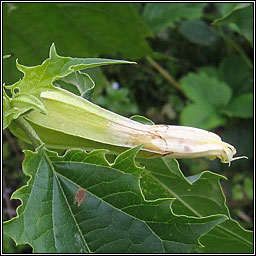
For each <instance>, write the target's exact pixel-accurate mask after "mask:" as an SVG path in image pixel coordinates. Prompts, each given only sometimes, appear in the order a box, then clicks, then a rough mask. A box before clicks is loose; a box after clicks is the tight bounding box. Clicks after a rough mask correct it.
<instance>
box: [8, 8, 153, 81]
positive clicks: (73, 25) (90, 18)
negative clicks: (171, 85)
mask: <svg viewBox="0 0 256 256" xmlns="http://www.w3.org/2000/svg"><path fill="white" fill-rule="evenodd" d="M46 14H47V15H46ZM3 17H4V18H3V21H4V24H3V27H4V29H3V31H4V35H3V39H4V49H3V52H4V53H12V54H13V56H14V57H15V58H19V59H22V60H23V63H24V64H25V65H38V64H39V63H41V62H42V61H43V60H44V59H46V57H47V52H46V51H45V47H48V46H50V44H51V43H52V42H55V44H56V46H57V48H58V49H59V52H60V53H62V54H64V53H65V54H66V56H81V57H88V56H93V57H97V56H99V55H101V56H102V55H104V54H107V55H108V56H109V55H114V54H121V55H122V56H123V58H129V59H139V58H141V57H143V56H145V55H147V54H149V53H150V52H151V49H150V46H149V45H148V43H147V41H146V37H149V36H152V32H151V30H150V29H149V28H148V27H147V25H146V24H145V23H144V21H143V20H142V19H141V18H140V17H139V15H138V13H137V11H136V10H135V9H134V8H133V7H132V6H131V5H130V4H128V3H14V4H13V5H12V7H10V5H9V4H7V3H4V4H3ZM35 38H36V40H35ZM127 38H129V40H127ZM13 60H14V59H13ZM18 76H19V74H18V72H17V71H16V70H15V69H14V68H13V62H11V61H8V63H6V64H5V68H4V77H5V79H4V80H5V81H6V82H8V83H13V82H14V81H16V80H17V79H18Z"/></svg>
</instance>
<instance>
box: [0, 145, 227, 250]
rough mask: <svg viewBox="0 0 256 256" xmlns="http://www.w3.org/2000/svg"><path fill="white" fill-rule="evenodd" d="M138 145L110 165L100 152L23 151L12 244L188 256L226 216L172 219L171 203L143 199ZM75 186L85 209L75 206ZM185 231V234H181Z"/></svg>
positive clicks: (8, 228) (7, 226)
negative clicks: (22, 179) (82, 194)
mask: <svg viewBox="0 0 256 256" xmlns="http://www.w3.org/2000/svg"><path fill="white" fill-rule="evenodd" d="M139 148H140V147H137V148H134V149H130V150H128V151H126V152H124V153H123V154H121V155H119V156H118V158H117V159H116V161H115V163H114V164H112V165H110V164H109V163H108V162H107V161H106V159H105V157H104V154H105V153H106V152H105V151H102V150H98V151H93V152H91V153H89V154H88V153H86V152H85V151H82V150H70V151H68V152H67V153H66V154H65V155H64V156H63V157H59V156H57V154H56V153H53V152H50V151H45V149H44V148H42V147H41V148H39V149H38V150H37V152H36V153H33V152H31V151H25V155H26V158H25V160H24V163H23V170H24V173H25V174H26V175H28V176H31V178H30V180H29V181H28V184H27V185H26V186H24V187H22V188H21V189H19V190H17V191H16V192H15V193H14V194H13V195H12V198H16V199H20V200H22V204H21V205H20V206H19V207H18V210H17V211H18V216H17V217H15V218H13V219H12V220H9V221H7V222H5V223H4V232H5V234H8V235H9V236H11V237H12V238H13V239H14V240H15V241H16V243H17V244H20V243H28V244H30V245H31V246H32V247H33V249H34V252H36V253H40V252H41V253H47V252H52V253H79V252H80V253H86V252H95V253H178V252H179V253H182V252H183V253H185V252H189V251H191V250H194V249H196V248H198V247H200V244H199V242H198V239H199V237H200V236H202V235H203V234H206V233H207V232H209V231H210V230H211V229H212V228H214V227H215V226H216V225H218V224H220V223H221V222H223V221H224V220H226V218H227V217H225V215H214V216H209V217H204V218H194V217H187V216H177V215H175V214H173V212H172V211H171V210H170V205H171V203H173V200H171V199H169V198H166V199H161V200H155V201H145V200H144V197H143V195H142V192H141V189H140V182H139V174H140V173H141V172H142V169H141V168H138V167H137V166H136V165H135V163H134V157H135V154H136V152H137V151H138V150H139ZM79 188H83V189H85V190H86V197H85V200H84V201H83V203H82V204H81V205H80V206H78V205H77V204H74V196H75V194H76V192H77V190H78V189H79ZM181 230H182V232H181Z"/></svg>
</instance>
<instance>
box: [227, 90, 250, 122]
mask: <svg viewBox="0 0 256 256" xmlns="http://www.w3.org/2000/svg"><path fill="white" fill-rule="evenodd" d="M222 112H223V113H225V114H226V115H228V116H230V117H240V118H252V117H253V94H252V93H245V94H242V95H240V96H238V97H236V98H234V99H233V100H232V101H231V102H230V104H229V105H228V106H227V108H225V109H224V110H223V111H222Z"/></svg>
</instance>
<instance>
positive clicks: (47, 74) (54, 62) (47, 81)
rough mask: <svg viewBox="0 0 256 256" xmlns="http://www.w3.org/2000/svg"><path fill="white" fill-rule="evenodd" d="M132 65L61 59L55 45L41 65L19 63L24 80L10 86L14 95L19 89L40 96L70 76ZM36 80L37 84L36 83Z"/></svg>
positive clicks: (121, 61)
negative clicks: (91, 69) (78, 72)
mask: <svg viewBox="0 0 256 256" xmlns="http://www.w3.org/2000/svg"><path fill="white" fill-rule="evenodd" d="M121 63H122V64H124V63H126V64H132V63H134V62H129V61H124V60H110V59H101V58H71V57H61V56H59V55H58V54H57V53H56V49H55V46H54V44H52V46H51V48H50V57H49V58H48V59H47V60H45V61H44V62H43V63H42V64H41V65H39V66H35V67H26V66H23V65H21V64H19V63H17V68H18V69H19V70H20V71H21V72H23V73H24V74H25V76H24V77H23V79H22V80H20V81H18V82H16V83H15V84H13V85H12V86H8V88H10V89H11V90H12V93H13V94H14V90H15V89H18V90H19V93H30V94H33V95H34V96H39V94H40V92H42V91H43V90H47V89H52V88H54V87H53V85H52V83H53V82H54V81H56V80H58V79H60V78H63V77H66V76H68V75H69V74H71V73H73V72H75V71H78V70H81V69H87V68H92V67H98V66H103V65H109V64H121ZM34 80H36V82H37V83H36V84H35V83H34Z"/></svg>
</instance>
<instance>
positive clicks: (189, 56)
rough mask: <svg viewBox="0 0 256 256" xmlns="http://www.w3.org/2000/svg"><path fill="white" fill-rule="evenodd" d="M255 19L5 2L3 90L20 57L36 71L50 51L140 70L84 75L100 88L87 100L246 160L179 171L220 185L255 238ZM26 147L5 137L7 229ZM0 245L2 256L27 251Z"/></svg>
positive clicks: (226, 12) (204, 11)
mask: <svg viewBox="0 0 256 256" xmlns="http://www.w3.org/2000/svg"><path fill="white" fill-rule="evenodd" d="M186 9H189V12H186V11H184V10H186ZM45 13H47V15H45ZM184 13H185V15H184ZM252 13H253V12H252V4H247V3H208V4H204V3H202V4H201V3H160V4H158V3H146V4H145V3H143V4H142V3H136V4H126V3H125V4H124V3H122V4H117V3H79V4H78V3H57V4H56V3H4V4H3V31H4V32H3V54H4V55H8V54H11V56H10V57H9V58H7V59H5V60H4V63H3V64H4V69H3V71H4V74H3V75H4V78H3V81H4V82H5V83H6V84H12V83H13V82H15V81H17V80H18V79H19V78H20V77H21V75H22V74H21V73H19V72H18V71H17V70H16V68H15V60H16V59H17V58H18V59H19V60H20V62H21V64H24V65H29V66H31V65H38V64H40V63H41V62H42V61H43V60H44V59H46V58H47V56H48V49H49V47H50V45H51V43H52V42H54V43H55V45H56V48H57V50H58V53H59V54H60V55H62V56H77V57H104V58H115V59H127V60H135V61H137V63H138V64H137V65H132V66H127V65H126V66H121V65H120V66H109V67H107V68H101V69H99V68H93V69H89V70H86V72H87V73H88V74H89V75H90V76H91V77H92V78H93V80H94V81H95V83H96V87H95V95H94V98H93V101H94V102H96V103H97V104H100V105H102V106H104V107H105V108H108V109H110V110H112V111H114V112H117V113H120V114H122V115H125V116H128V117H129V116H131V115H134V114H140V115H144V116H146V117H148V118H150V119H152V120H153V121H154V122H155V123H166V124H182V125H190V126H195V127H200V128H204V129H208V130H211V131H214V132H216V133H218V134H219V135H220V136H221V137H222V138H223V140H224V141H227V142H229V143H230V144H232V145H234V146H235V147H236V148H237V150H238V155H246V156H248V157H249V160H240V161H237V162H234V163H232V165H231V167H227V166H226V165H224V164H221V163H219V162H218V161H211V162H210V161H208V160H206V159H201V158H200V159H194V160H180V161H179V163H180V166H181V170H182V171H183V172H184V173H185V175H187V176H190V175H195V174H198V173H199V172H201V171H203V170H211V171H214V172H217V173H219V174H221V175H224V176H226V177H227V178H228V181H225V180H221V184H222V187H223V190H224V193H225V195H226V197H227V205H228V207H229V209H230V213H231V216H232V217H233V218H234V219H235V220H238V221H239V223H240V224H241V225H242V226H244V227H245V228H247V229H252V227H253V224H252V223H253V193H252V191H253V182H252V177H253V174H252V173H253V110H252V109H253V73H252V53H253V52H252V24H253V15H252ZM28 147H29V146H28V145H25V144H24V142H21V141H19V140H16V138H14V137H12V135H11V134H10V133H9V132H8V131H5V133H4V142H3V152H4V154H3V159H4V166H3V181H4V191H3V192H4V194H3V196H4V220H7V219H9V218H11V217H12V216H14V215H15V208H16V207H17V205H18V204H19V201H18V200H12V201H9V196H10V194H11V193H12V192H13V191H15V190H16V189H17V188H18V187H20V186H21V185H23V184H25V183H26V177H24V175H22V173H21V161H22V159H23V154H22V153H21V149H24V148H28ZM13 159H15V160H16V161H13ZM4 239H5V240H4V249H5V251H6V252H21V251H23V252H28V251H30V248H29V247H26V246H25V247H24V246H18V247H15V246H14V244H13V242H12V240H10V239H9V238H7V237H4ZM205 239H206V240H207V238H205Z"/></svg>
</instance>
